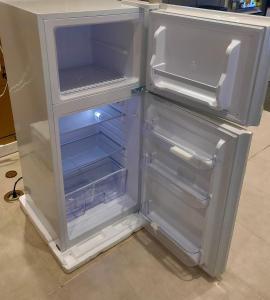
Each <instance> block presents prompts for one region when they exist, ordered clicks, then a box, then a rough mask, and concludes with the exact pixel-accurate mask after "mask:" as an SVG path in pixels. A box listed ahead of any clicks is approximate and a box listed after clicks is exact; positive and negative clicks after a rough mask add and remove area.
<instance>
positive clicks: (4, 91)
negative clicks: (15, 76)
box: [0, 46, 8, 98]
mask: <svg viewBox="0 0 270 300" xmlns="http://www.w3.org/2000/svg"><path fill="white" fill-rule="evenodd" d="M0 51H1V53H2V55H4V53H3V48H2V47H1V46H0ZM7 88H8V83H7V82H6V85H5V87H4V89H3V91H2V92H1V93H0V98H2V97H3V96H4V95H5V93H6V91H7Z"/></svg>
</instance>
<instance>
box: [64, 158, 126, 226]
mask: <svg viewBox="0 0 270 300" xmlns="http://www.w3.org/2000/svg"><path fill="white" fill-rule="evenodd" d="M126 176H127V170H126V169H125V168H123V167H122V166H121V165H119V164H118V163H117V162H115V161H114V160H113V159H111V158H106V159H104V160H101V161H98V162H96V163H94V164H91V165H89V166H87V167H85V168H82V169H80V170H78V172H77V174H74V173H73V174H72V175H70V176H66V177H65V178H64V183H65V198H66V212H67V218H68V221H71V220H73V219H74V218H77V217H79V216H80V215H83V214H84V213H85V212H86V211H87V210H88V209H90V208H93V207H94V206H96V205H98V204H101V203H106V202H109V201H111V200H113V199H115V198H117V197H120V196H122V195H123V194H124V193H125V189H126Z"/></svg>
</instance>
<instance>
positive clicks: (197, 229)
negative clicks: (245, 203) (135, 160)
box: [142, 95, 235, 265]
mask: <svg viewBox="0 0 270 300" xmlns="http://www.w3.org/2000/svg"><path fill="white" fill-rule="evenodd" d="M157 99H160V98H158V97H156V96H151V95H148V96H147V101H146V104H145V122H146V123H145V127H146V130H145V133H144V142H143V153H144V171H143V179H142V201H143V206H142V207H143V213H144V215H145V216H146V217H147V218H148V220H149V221H150V223H151V224H152V227H153V228H154V230H157V231H158V230H160V231H161V232H162V233H164V234H165V236H167V237H169V239H170V240H173V241H174V243H175V244H177V245H178V247H179V248H180V249H182V250H183V253H184V254H185V255H187V256H188V257H189V258H190V262H189V263H190V264H193V265H196V264H200V263H201V260H202V256H201V255H202V252H201V250H202V249H203V247H204V246H203V244H204V243H205V239H206V236H208V233H206V231H207V229H206V228H207V227H208V226H209V223H211V221H210V219H211V218H214V217H215V215H218V214H219V213H221V212H222V211H223V205H225V204H226V201H227V200H226V197H227V196H226V195H227V188H228V186H230V178H231V173H230V172H231V171H230V170H231V167H232V164H233V160H232V159H231V157H233V155H234V154H233V153H234V151H235V150H234V148H233V147H234V146H235V141H234V139H233V138H232V137H231V136H230V135H228V133H226V132H224V130H222V129H219V127H218V126H215V125H214V124H211V123H210V122H206V121H204V120H203V119H200V118H196V117H194V116H192V115H191V114H190V113H187V112H185V111H182V110H180V109H179V108H177V106H175V105H174V104H168V102H167V103H165V102H164V101H159V100H158V101H157ZM229 157H230V158H229ZM225 164H226V167H225ZM213 207H215V209H214V210H216V211H213ZM210 210H212V212H211V213H209V211H210ZM221 221H222V218H221V220H219V221H217V222H221ZM217 222H216V223H215V225H214V226H216V228H218V226H219V225H218V223H217ZM212 230H213V228H212ZM209 243H210V245H211V246H212V249H214V247H215V246H214V245H215V244H216V243H217V244H218V241H217V240H216V241H210V240H209ZM209 247H210V246H209ZM213 257H214V256H213ZM213 259H214V258H213Z"/></svg>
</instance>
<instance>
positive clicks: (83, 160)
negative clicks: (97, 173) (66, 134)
mask: <svg viewBox="0 0 270 300" xmlns="http://www.w3.org/2000/svg"><path fill="white" fill-rule="evenodd" d="M123 150H124V148H123V147H122V146H121V145H119V144H117V143H116V142H114V141H113V140H111V139H110V138H108V137H107V136H106V135H105V134H103V133H102V132H99V133H97V134H94V135H91V136H89V137H87V138H84V139H81V140H79V141H75V142H72V143H68V144H65V145H62V146H61V153H62V168H63V173H64V176H66V175H68V174H73V173H76V172H78V170H79V169H80V168H82V167H85V166H89V165H91V164H93V163H95V162H97V161H99V160H102V159H104V158H106V157H109V156H111V155H113V154H115V153H117V152H120V151H123Z"/></svg>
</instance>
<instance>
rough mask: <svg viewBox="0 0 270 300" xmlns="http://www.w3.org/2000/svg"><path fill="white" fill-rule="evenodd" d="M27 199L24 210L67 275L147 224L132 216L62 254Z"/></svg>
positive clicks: (21, 201) (134, 215) (21, 199)
mask: <svg viewBox="0 0 270 300" xmlns="http://www.w3.org/2000/svg"><path fill="white" fill-rule="evenodd" d="M27 197H29V196H27ZM27 197H26V196H25V195H24V196H22V197H20V204H21V208H22V210H23V211H24V212H25V214H26V215H27V216H28V217H29V219H30V221H31V222H32V223H33V225H34V226H35V227H36V229H37V231H38V232H39V234H40V235H41V236H42V238H43V239H44V241H45V242H46V243H47V244H48V246H49V248H50V250H51V251H52V253H53V255H54V256H55V257H56V259H57V260H58V262H59V264H60V265H61V267H62V268H63V270H64V271H65V272H67V273H70V272H72V271H74V270H75V269H77V268H78V267H80V266H81V265H83V264H85V263H86V262H88V261H89V260H91V259H93V258H95V257H96V256H97V255H98V254H100V253H102V252H104V251H106V250H108V249H109V248H111V247H113V246H114V245H116V244H118V243H120V242H121V241H123V240H124V239H126V238H128V237H129V236H130V235H131V234H132V233H134V232H136V231H138V230H139V229H141V228H142V227H143V226H144V224H145V222H146V221H145V220H144V218H143V217H141V216H140V215H139V214H131V215H129V216H127V217H125V218H123V219H121V220H120V221H118V222H116V223H114V224H112V225H110V226H107V227H106V228H104V229H103V230H101V231H100V232H99V233H98V234H95V235H93V236H90V237H88V238H87V239H85V240H84V241H82V242H80V243H78V244H76V245H75V246H73V247H71V248H69V249H68V250H66V251H63V252H61V251H60V250H59V249H58V247H57V240H55V239H53V238H52V236H51V234H50V233H49V231H48V229H47V227H46V224H43V223H42V221H41V216H40V215H39V214H38V210H36V209H34V208H33V207H32V206H31V205H29V203H28V200H27Z"/></svg>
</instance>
